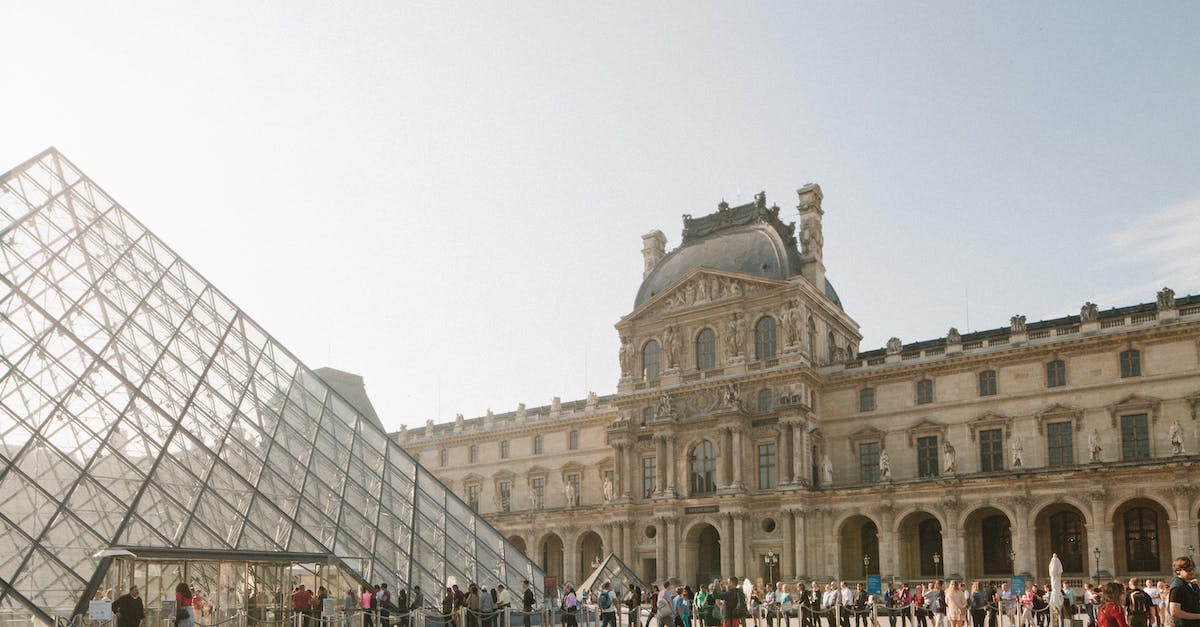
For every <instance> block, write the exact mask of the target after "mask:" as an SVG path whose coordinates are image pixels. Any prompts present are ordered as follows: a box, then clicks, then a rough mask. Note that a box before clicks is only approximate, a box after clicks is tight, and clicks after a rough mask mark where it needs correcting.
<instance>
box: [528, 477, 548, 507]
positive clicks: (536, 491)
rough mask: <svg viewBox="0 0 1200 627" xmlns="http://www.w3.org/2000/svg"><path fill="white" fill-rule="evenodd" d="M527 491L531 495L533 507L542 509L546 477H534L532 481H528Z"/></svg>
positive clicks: (544, 505)
mask: <svg viewBox="0 0 1200 627" xmlns="http://www.w3.org/2000/svg"><path fill="white" fill-rule="evenodd" d="M529 491H530V492H531V495H530V496H532V497H533V509H543V508H545V507H546V478H545V477H534V478H533V481H530V482H529Z"/></svg>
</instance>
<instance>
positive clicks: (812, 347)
mask: <svg viewBox="0 0 1200 627" xmlns="http://www.w3.org/2000/svg"><path fill="white" fill-rule="evenodd" d="M808 354H809V355H814V356H815V355H816V354H817V322H816V321H815V320H813V317H812V316H809V317H808ZM814 358H815V357H814Z"/></svg>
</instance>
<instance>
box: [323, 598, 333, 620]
mask: <svg viewBox="0 0 1200 627" xmlns="http://www.w3.org/2000/svg"><path fill="white" fill-rule="evenodd" d="M334 614H337V600H336V599H334V598H333V597H325V599H324V600H323V601H322V602H321V615H322V616H333V615H334Z"/></svg>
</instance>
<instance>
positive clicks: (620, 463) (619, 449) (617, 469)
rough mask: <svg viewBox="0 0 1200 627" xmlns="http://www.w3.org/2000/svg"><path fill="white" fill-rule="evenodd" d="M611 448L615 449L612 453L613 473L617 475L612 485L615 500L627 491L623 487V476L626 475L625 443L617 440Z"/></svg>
mask: <svg viewBox="0 0 1200 627" xmlns="http://www.w3.org/2000/svg"><path fill="white" fill-rule="evenodd" d="M613 449H614V450H615V451H616V452H615V453H614V454H613V473H615V474H616V475H617V485H615V486H613V487H614V488H616V495H615V498H614V500H616V499H619V498H621V497H623V496H625V495H626V494H627V493H628V491H627V490H626V489H625V477H626V476H627V473H626V469H625V443H624V442H617V443H616V444H614V445H613Z"/></svg>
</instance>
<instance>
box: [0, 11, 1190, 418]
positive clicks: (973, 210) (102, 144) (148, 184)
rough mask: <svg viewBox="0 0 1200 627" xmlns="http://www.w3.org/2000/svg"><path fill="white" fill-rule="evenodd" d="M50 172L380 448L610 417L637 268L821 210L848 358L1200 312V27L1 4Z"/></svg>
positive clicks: (807, 15) (22, 125) (1125, 16)
mask: <svg viewBox="0 0 1200 627" xmlns="http://www.w3.org/2000/svg"><path fill="white" fill-rule="evenodd" d="M3 5H4V11H3V15H4V19H3V26H0V59H2V60H3V61H0V70H2V72H0V114H2V117H3V127H2V129H3V130H2V132H0V171H2V170H6V169H8V168H9V167H11V166H13V165H16V164H17V163H19V162H20V161H22V160H24V159H26V158H28V157H30V156H32V155H33V154H35V153H36V152H38V151H40V150H41V149H43V148H45V147H46V146H49V145H54V146H57V147H58V148H59V149H60V150H62V151H63V152H64V153H65V154H66V155H67V156H68V157H69V158H70V159H72V160H73V161H75V163H76V164H77V165H79V166H80V167H81V168H82V169H83V170H84V171H85V172H87V173H88V174H89V175H91V176H92V177H93V178H94V179H96V180H97V181H98V182H99V183H100V184H101V185H102V186H104V187H105V188H106V189H107V190H108V191H109V193H110V194H112V195H113V196H114V197H115V198H116V199H117V200H118V201H120V202H121V203H122V204H123V205H124V206H125V207H127V208H128V209H129V210H130V211H131V212H133V213H134V215H136V216H137V217H138V218H140V219H141V220H142V221H143V222H145V223H146V224H147V225H148V226H149V227H150V228H151V229H152V230H153V231H155V232H156V233H157V234H158V235H159V236H160V237H162V238H163V239H164V240H165V241H166V242H167V243H168V244H169V245H171V246H172V247H173V248H175V250H176V251H178V252H179V253H180V254H181V255H183V257H184V258H186V259H188V260H189V261H190V262H191V263H192V264H193V265H194V266H195V267H196V268H198V269H199V271H200V272H201V273H202V274H204V275H205V276H206V277H207V278H208V279H209V280H210V281H212V282H213V283H215V284H216V285H217V286H218V287H219V288H220V289H221V290H223V291H224V292H225V293H226V294H227V295H229V296H230V297H231V298H232V299H233V300H234V301H235V302H236V303H238V304H239V305H240V306H241V307H242V308H243V309H244V310H245V311H247V312H248V313H249V314H250V316H252V317H253V318H255V319H256V320H257V321H258V322H259V323H261V324H262V325H263V326H264V327H265V328H266V329H267V330H268V331H270V332H271V333H272V334H274V335H275V336H276V337H277V338H278V339H279V340H280V341H282V342H283V343H284V344H285V345H286V346H288V347H289V348H291V349H292V350H293V351H294V352H296V353H297V354H298V355H299V357H300V358H301V359H302V360H303V361H304V362H305V363H307V364H308V365H309V366H312V367H318V366H323V365H330V366H333V367H336V368H340V369H343V370H349V371H352V372H357V373H361V374H362V375H363V376H365V377H366V383H367V390H368V393H369V394H370V395H371V397H372V399H373V400H374V402H375V405H376V407H377V409H378V410H379V413H380V416H381V418H382V419H383V421H384V424H385V425H387V426H388V427H389V428H391V429H396V428H399V426H400V425H401V424H408V425H410V426H416V425H420V424H423V423H424V421H425V419H426V418H434V419H435V420H450V419H452V418H453V417H454V415H455V413H460V412H461V413H463V414H464V415H466V416H468V417H470V416H477V415H480V414H482V413H483V412H484V411H485V410H486V409H487V408H489V407H490V408H492V409H494V410H495V411H497V412H502V411H511V410H512V409H514V408H515V407H516V404H517V403H518V402H524V403H526V405H528V406H530V407H534V406H538V405H543V404H547V403H549V402H550V399H551V397H553V396H556V395H557V396H561V397H562V398H563V400H564V401H566V400H572V399H579V398H582V397H583V396H584V395H585V394H586V392H587V390H589V389H591V390H595V391H596V392H598V393H600V394H607V393H612V392H613V391H614V390H615V388H616V382H617V376H618V366H617V347H618V340H617V335H616V332H615V331H614V329H613V324H614V323H616V322H617V320H618V319H619V318H620V317H621V316H622V315H625V314H626V313H628V312H629V310H630V308H631V307H632V304H633V298H634V294H635V292H636V291H637V288H638V285H639V282H640V280H641V269H642V261H641V253H640V250H641V235H642V234H643V233H645V232H647V231H649V230H651V229H661V230H662V231H663V232H664V233H666V234H667V237H668V239H669V241H668V248H673V247H674V246H676V245H677V244H678V243H679V233H680V230H681V227H682V223H681V218H680V216H681V215H682V214H684V213H690V214H693V215H700V214H705V213H708V212H711V211H713V210H714V209H715V207H716V205H717V203H718V202H720V201H721V200H722V199H723V198H724V199H726V200H728V201H729V202H730V203H733V204H736V203H739V202H748V201H749V200H750V199H751V197H752V195H753V194H754V193H755V192H758V191H760V190H762V191H765V192H766V194H767V199H768V201H769V202H774V203H778V204H779V205H780V206H781V207H783V208H784V216H785V218H786V219H788V220H794V219H795V215H796V214H795V210H794V209H793V207H794V206H795V205H796V200H795V190H796V188H798V187H800V186H802V185H804V184H805V183H809V182H816V183H819V184H820V185H821V186H822V188H823V190H824V192H825V203H824V206H825V210H826V214H825V262H826V267H827V270H828V276H829V278H830V280H831V281H833V283H834V285H835V286H836V287H837V289H838V292H839V294H840V295H841V297H842V300H843V303H844V304H845V307H846V310H847V311H848V312H849V313H850V315H851V316H853V317H854V318H855V319H856V320H857V321H858V322H859V324H860V325H861V327H862V333H863V336H864V340H863V343H862V345H861V349H862V350H869V349H872V348H878V347H880V346H882V345H883V344H884V343H885V342H886V341H887V338H889V337H891V336H893V335H895V336H898V337H900V338H901V339H903V340H904V341H906V342H908V341H915V340H921V339H929V338H933V337H939V336H943V335H944V334H945V333H946V330H947V329H948V328H949V327H950V326H957V327H958V328H959V329H960V330H962V331H964V332H966V331H967V330H968V329H975V330H978V329H984V328H993V327H998V326H1003V325H1007V324H1008V318H1009V316H1011V315H1013V314H1017V313H1022V314H1025V315H1026V316H1027V317H1028V319H1029V320H1030V321H1034V320H1038V319H1042V318H1046V317H1052V316H1060V315H1066V314H1071V313H1078V311H1079V307H1080V305H1081V304H1082V303H1083V302H1084V301H1086V300H1092V301H1095V302H1097V303H1098V304H1099V305H1100V306H1101V308H1109V307H1113V306H1121V305H1128V304H1133V303H1135V302H1148V301H1153V300H1154V292H1155V290H1157V289H1158V288H1160V287H1162V286H1163V285H1170V286H1171V287H1173V288H1174V289H1175V290H1176V292H1177V293H1178V294H1179V295H1180V296H1182V295H1185V294H1194V293H1198V292H1200V175H1198V174H1200V37H1198V36H1197V32H1200V3H1197V2H1115V3H1113V2H1082V1H1079V2H954V3H940V2H880V3H865V2H829V3H803V2H780V3H769V2H752V3H745V2H728V3H715V2H677V3H670V2H654V3H647V2H627V3H626V2H560V1H553V2H545V3H542V2H462V3H455V2H442V1H438V2H427V3H411V2H379V3H371V2H345V3H342V4H340V5H339V4H337V3H333V2H323V3H315V2H300V1H295V0H289V1H280V2H212V1H206V2H196V3H185V2H151V1H145V2H78V3H68V4H63V3H57V2H19V1H17V0H8V1H5V2H3Z"/></svg>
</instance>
